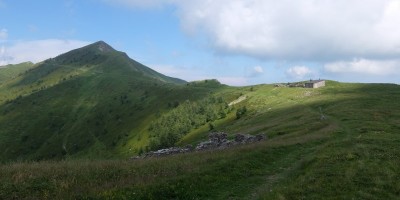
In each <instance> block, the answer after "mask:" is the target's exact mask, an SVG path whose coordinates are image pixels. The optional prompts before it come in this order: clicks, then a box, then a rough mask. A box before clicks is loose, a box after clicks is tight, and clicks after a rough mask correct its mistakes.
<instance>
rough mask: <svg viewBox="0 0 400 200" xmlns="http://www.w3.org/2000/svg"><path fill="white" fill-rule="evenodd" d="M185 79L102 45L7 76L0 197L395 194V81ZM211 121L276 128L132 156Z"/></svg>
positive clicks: (195, 135) (197, 133)
mask: <svg viewBox="0 0 400 200" xmlns="http://www.w3.org/2000/svg"><path fill="white" fill-rule="evenodd" d="M81 55H84V56H81ZM80 56H81V57H80ZM182 83H183V82H182V81H180V80H176V79H172V78H168V77H165V76H163V75H161V74H158V73H157V72H154V71H152V70H151V69H149V68H147V67H145V66H143V65H141V64H138V63H137V62H134V61H132V60H131V59H129V58H128V57H127V56H126V55H125V54H124V53H121V52H117V51H115V50H114V49H112V48H111V47H109V46H108V45H106V44H105V43H104V42H99V43H95V44H93V45H89V46H88V47H84V48H82V49H78V50H75V51H72V52H69V53H66V54H64V55H61V56H59V57H56V58H54V59H49V60H47V61H44V62H43V63H41V64H37V65H35V66H34V68H33V69H31V70H29V71H28V72H25V73H23V74H22V75H20V76H18V77H16V78H14V79H12V80H11V81H7V83H5V84H2V85H1V86H0V94H1V95H2V99H3V100H2V101H1V103H0V104H1V106H0V159H1V161H2V162H3V164H2V165H0V199H24V198H33V199H397V198H398V197H399V195H400V183H399V181H398V180H400V168H399V167H398V166H400V157H399V155H400V148H399V145H400V134H399V133H400V103H399V101H398V100H399V99H400V86H399V85H395V84H359V83H339V82H335V81H327V83H326V87H322V88H318V89H307V88H289V87H274V86H273V85H256V86H248V87H229V86H224V85H221V84H219V83H218V82H217V81H215V80H207V81H199V82H191V83H185V84H182ZM235 100H236V101H235ZM239 100H240V101H239ZM231 102H235V104H233V103H232V104H230V103H231ZM229 104H230V105H229ZM244 107H245V108H246V110H247V112H245V113H244V114H241V115H240V117H239V118H238V117H237V115H236V112H237V110H239V109H241V108H244ZM322 116H323V117H322ZM210 124H211V125H210ZM211 127H212V128H213V130H212V131H225V132H227V133H228V134H229V137H233V136H234V134H235V133H247V134H260V133H264V134H265V135H267V136H268V139H267V140H266V141H263V142H260V143H255V144H250V145H244V146H236V147H234V148H230V149H225V150H216V151H204V152H195V153H188V154H180V155H173V156H169V157H162V158H148V159H139V160H129V159H127V158H129V157H131V156H134V155H137V154H138V153H139V152H140V151H145V150H146V149H147V150H148V149H149V148H152V147H153V146H154V147H166V146H170V145H172V144H175V145H181V146H183V145H186V144H197V143H199V142H200V141H204V140H206V139H207V135H208V133H209V132H210V129H211ZM37 160H51V161H41V162H31V161H37ZM58 160H62V161H58Z"/></svg>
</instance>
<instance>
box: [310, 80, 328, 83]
mask: <svg viewBox="0 0 400 200" xmlns="http://www.w3.org/2000/svg"><path fill="white" fill-rule="evenodd" d="M322 81H325V80H309V81H307V82H306V83H319V82H322Z"/></svg>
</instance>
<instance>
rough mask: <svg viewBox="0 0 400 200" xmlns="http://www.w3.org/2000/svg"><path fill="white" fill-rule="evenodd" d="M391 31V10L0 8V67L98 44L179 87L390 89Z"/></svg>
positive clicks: (250, 0)
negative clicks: (335, 84) (184, 83)
mask: <svg viewBox="0 0 400 200" xmlns="http://www.w3.org/2000/svg"><path fill="white" fill-rule="evenodd" d="M399 24H400V0H362V1H361V0H354V1H348V0H325V1H316V0H298V1H294V2H293V1H289V0H282V1H275V0H214V1H212V0H147V1H140V0H37V1H27V0H0V65H5V64H9V63H20V62H24V61H32V62H39V61H41V60H44V59H46V58H50V57H55V56H57V55H58V54H60V53H63V52H66V51H68V50H71V49H74V48H78V47H81V46H84V45H87V44H90V43H92V42H96V41H98V40H103V41H105V42H107V43H109V44H110V45H111V46H113V47H114V48H115V49H118V50H120V51H124V52H127V53H128V55H129V56H130V57H131V58H133V59H135V60H137V61H139V62H141V63H143V64H145V65H147V66H149V67H151V68H153V69H155V70H157V71H159V72H161V73H164V74H166V75H169V76H173V77H178V78H182V79H184V80H188V81H192V80H200V79H210V78H216V79H218V80H219V81H221V82H223V83H225V84H229V85H252V84H260V83H275V82H289V81H299V80H305V79H310V78H312V79H317V78H322V79H333V80H338V81H345V82H385V83H386V82H389V83H399V82H400V78H398V77H399V76H400V28H399V27H400V26H399Z"/></svg>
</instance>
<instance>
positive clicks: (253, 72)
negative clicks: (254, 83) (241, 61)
mask: <svg viewBox="0 0 400 200" xmlns="http://www.w3.org/2000/svg"><path fill="white" fill-rule="evenodd" d="M263 73H264V69H263V68H262V67H261V66H255V67H253V68H251V70H250V69H248V72H247V77H249V78H255V77H257V76H260V75H262V74H263Z"/></svg>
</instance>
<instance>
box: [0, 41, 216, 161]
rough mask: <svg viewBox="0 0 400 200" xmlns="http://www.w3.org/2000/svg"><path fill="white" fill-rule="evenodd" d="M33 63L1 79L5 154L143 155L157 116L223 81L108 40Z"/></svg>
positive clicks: (0, 145)
mask: <svg viewBox="0 0 400 200" xmlns="http://www.w3.org/2000/svg"><path fill="white" fill-rule="evenodd" d="M30 65H31V64H29V65H28V66H29V69H28V70H25V71H24V72H22V73H19V75H17V76H15V77H12V78H10V79H7V82H4V83H3V84H1V85H0V160H2V161H7V160H41V159H65V158H74V157H78V158H89V157H90V158H107V157H108V158H111V157H118V156H123V155H125V156H127V155H132V154H136V153H137V152H138V151H139V149H140V148H145V147H146V146H147V145H148V143H149V141H148V140H149V136H148V126H149V121H152V120H153V119H154V118H156V116H157V115H160V114H162V113H164V112H167V111H168V110H171V109H172V108H173V107H172V106H171V105H173V104H179V103H181V102H184V101H186V100H198V99H202V98H205V97H207V95H208V94H209V93H210V92H212V91H215V90H218V88H220V87H223V86H222V85H219V84H217V85H216V87H209V86H206V84H204V87H203V86H202V84H185V83H186V82H185V81H183V80H180V79H176V78H171V77H168V76H165V75H162V74H160V73H158V72H156V71H154V70H152V69H150V68H148V67H146V66H144V65H142V64H140V63H138V62H136V61H134V60H132V59H131V58H129V57H128V56H127V55H126V54H125V53H123V52H119V51H116V50H114V49H113V48H112V47H110V46H109V45H108V44H106V43H105V42H102V41H100V42H96V43H94V44H91V45H88V46H85V47H82V48H79V49H76V50H72V51H70V52H67V53H65V54H62V55H59V56H57V57H55V58H51V59H48V60H45V61H43V62H41V63H38V64H35V65H33V66H30ZM8 68H9V69H14V68H13V67H8ZM8 68H7V69H8ZM24 69H25V68H24Z"/></svg>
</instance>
